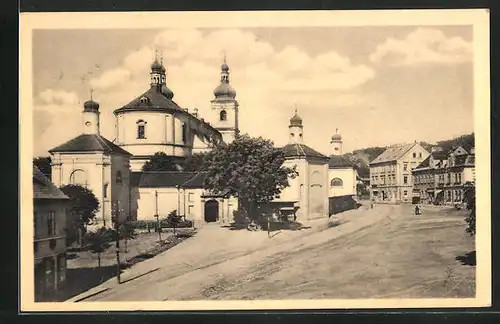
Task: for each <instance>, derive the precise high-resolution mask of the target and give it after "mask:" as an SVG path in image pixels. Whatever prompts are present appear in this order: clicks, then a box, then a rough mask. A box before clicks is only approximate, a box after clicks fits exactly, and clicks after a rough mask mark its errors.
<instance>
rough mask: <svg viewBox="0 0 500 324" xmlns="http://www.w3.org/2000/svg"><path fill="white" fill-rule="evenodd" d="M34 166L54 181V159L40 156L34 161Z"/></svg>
mask: <svg viewBox="0 0 500 324" xmlns="http://www.w3.org/2000/svg"><path fill="white" fill-rule="evenodd" d="M33 164H34V165H35V166H36V167H37V168H38V169H39V170H40V172H42V173H43V174H44V175H45V176H46V177H47V178H49V179H52V166H51V164H52V159H51V158H50V156H40V157H37V158H34V159H33Z"/></svg>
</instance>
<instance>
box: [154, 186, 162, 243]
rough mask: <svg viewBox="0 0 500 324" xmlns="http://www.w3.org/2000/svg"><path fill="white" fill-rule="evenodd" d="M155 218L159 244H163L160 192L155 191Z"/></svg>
mask: <svg viewBox="0 0 500 324" xmlns="http://www.w3.org/2000/svg"><path fill="white" fill-rule="evenodd" d="M155 217H156V222H157V226H156V228H157V229H158V242H159V243H160V244H161V224H160V215H158V191H157V190H155Z"/></svg>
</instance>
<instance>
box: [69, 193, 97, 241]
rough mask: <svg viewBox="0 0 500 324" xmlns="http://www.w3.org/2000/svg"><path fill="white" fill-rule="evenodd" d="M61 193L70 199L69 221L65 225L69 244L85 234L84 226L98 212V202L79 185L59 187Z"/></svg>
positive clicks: (92, 194)
mask: <svg viewBox="0 0 500 324" xmlns="http://www.w3.org/2000/svg"><path fill="white" fill-rule="evenodd" d="M61 191H62V192H64V194H66V196H68V197H69V199H70V211H71V212H70V215H69V216H70V219H69V222H68V223H67V240H68V244H71V243H72V242H74V241H75V240H76V239H78V240H79V241H80V242H79V243H80V245H81V238H82V237H83V233H84V232H85V225H87V224H89V223H90V222H91V220H92V219H94V218H95V215H96V213H97V211H98V210H99V200H97V198H96V196H95V195H94V193H93V192H92V190H89V189H87V188H84V187H82V186H79V185H73V184H68V185H65V186H62V187H61Z"/></svg>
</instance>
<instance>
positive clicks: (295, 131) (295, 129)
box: [288, 108, 304, 144]
mask: <svg viewBox="0 0 500 324" xmlns="http://www.w3.org/2000/svg"><path fill="white" fill-rule="evenodd" d="M288 129H289V131H290V134H289V140H288V142H289V144H303V143H304V138H303V131H304V129H303V127H302V118H300V117H299V115H297V108H295V115H293V117H292V118H290V125H289V126H288Z"/></svg>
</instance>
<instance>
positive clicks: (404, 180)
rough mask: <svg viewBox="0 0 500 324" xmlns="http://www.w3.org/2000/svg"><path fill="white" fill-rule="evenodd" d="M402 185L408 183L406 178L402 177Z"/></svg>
mask: <svg viewBox="0 0 500 324" xmlns="http://www.w3.org/2000/svg"><path fill="white" fill-rule="evenodd" d="M403 183H404V184H407V183H408V176H404V177H403Z"/></svg>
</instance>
